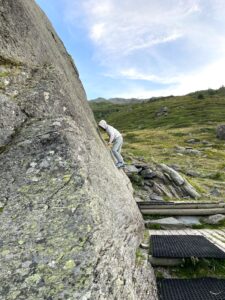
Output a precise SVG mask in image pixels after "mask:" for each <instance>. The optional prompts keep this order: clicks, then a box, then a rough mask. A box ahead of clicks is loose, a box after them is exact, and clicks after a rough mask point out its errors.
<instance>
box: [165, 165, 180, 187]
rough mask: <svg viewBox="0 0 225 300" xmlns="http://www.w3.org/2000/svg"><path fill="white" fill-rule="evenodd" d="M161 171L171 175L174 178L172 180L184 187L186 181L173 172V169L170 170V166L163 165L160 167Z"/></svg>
mask: <svg viewBox="0 0 225 300" xmlns="http://www.w3.org/2000/svg"><path fill="white" fill-rule="evenodd" d="M160 167H161V169H162V171H163V172H166V173H168V174H169V175H170V177H171V178H172V180H173V181H174V182H175V183H176V184H177V185H178V186H180V185H183V184H184V182H185V180H184V178H183V177H182V176H181V175H180V174H179V173H178V172H176V171H175V170H173V169H172V168H169V167H168V166H166V165H165V164H161V165H160Z"/></svg>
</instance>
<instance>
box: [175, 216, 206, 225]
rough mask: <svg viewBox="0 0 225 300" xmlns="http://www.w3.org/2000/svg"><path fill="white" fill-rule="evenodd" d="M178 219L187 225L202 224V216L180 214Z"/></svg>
mask: <svg viewBox="0 0 225 300" xmlns="http://www.w3.org/2000/svg"><path fill="white" fill-rule="evenodd" d="M176 219H177V220H178V221H179V222H181V223H183V224H184V225H186V226H190V227H191V226H193V225H201V222H200V220H199V219H200V218H199V217H195V216H179V217H176Z"/></svg>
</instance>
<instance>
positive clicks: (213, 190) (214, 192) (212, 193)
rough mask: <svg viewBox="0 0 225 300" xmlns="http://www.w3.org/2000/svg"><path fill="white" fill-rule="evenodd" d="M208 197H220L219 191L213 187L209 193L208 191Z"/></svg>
mask: <svg viewBox="0 0 225 300" xmlns="http://www.w3.org/2000/svg"><path fill="white" fill-rule="evenodd" d="M210 195H212V196H215V197H219V196H220V195H221V193H220V191H219V190H218V189H217V188H216V187H214V188H213V189H212V190H211V191H210Z"/></svg>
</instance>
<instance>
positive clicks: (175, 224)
mask: <svg viewBox="0 0 225 300" xmlns="http://www.w3.org/2000/svg"><path fill="white" fill-rule="evenodd" d="M151 225H160V227H161V228H162V229H168V228H169V229H173V228H174V229H175V228H182V227H185V225H184V224H183V223H182V222H180V221H178V220H177V219H175V218H173V217H169V218H163V219H157V220H147V221H145V226H146V227H151Z"/></svg>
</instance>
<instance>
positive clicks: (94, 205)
mask: <svg viewBox="0 0 225 300" xmlns="http://www.w3.org/2000/svg"><path fill="white" fill-rule="evenodd" d="M0 7H1V12H0V44H1V49H0V68H3V69H4V70H5V72H7V73H6V74H7V76H6V77H5V78H4V79H3V80H2V78H0V82H1V86H3V88H2V89H0V108H1V109H0V123H1V125H0V147H1V149H0V170H1V176H0V191H1V199H6V202H5V205H4V209H3V211H2V212H1V216H0V227H1V231H0V240H1V241H3V245H2V247H1V248H0V256H1V266H2V268H3V271H2V272H0V282H1V286H0V295H1V296H0V298H1V299H7V300H15V299H74V300H76V299H77V300H78V299H108V300H112V299H143V300H145V299H146V300H147V299H151V300H153V299H156V298H157V297H156V291H155V285H154V275H153V272H152V269H151V266H150V265H149V264H147V263H146V264H143V265H141V266H137V265H136V262H135V253H136V249H137V248H138V247H139V245H140V242H141V240H142V236H143V231H144V224H143V219H142V216H141V214H140V211H139V209H138V207H137V205H136V203H135V200H134V198H133V190H132V188H131V183H130V181H129V179H128V177H127V176H126V175H125V174H124V172H123V171H118V170H117V169H116V168H115V166H114V162H113V160H112V158H111V156H110V155H109V152H108V150H107V149H106V148H105V146H104V144H103V143H102V140H101V139H100V137H99V134H98V132H97V130H96V128H97V125H96V123H95V120H94V117H93V113H92V111H91V109H90V107H89V104H88V102H87V101H86V95H85V91H84V89H83V86H82V84H81V81H80V78H79V73H78V71H77V69H76V67H75V65H74V63H73V60H72V59H71V57H70V56H69V55H68V53H67V52H66V50H65V48H64V46H63V43H62V41H61V40H60V39H59V37H58V35H57V34H56V33H55V31H54V29H53V28H52V26H51V24H50V22H49V21H48V20H47V18H46V16H45V15H44V13H43V12H42V11H41V10H40V9H39V7H38V6H37V5H36V4H35V2H34V1H33V0H17V1H15V0H7V1H1V4H0ZM50 153H51V154H50ZM49 157H50V159H48V158H49ZM46 159H47V161H46V162H45V163H44V164H43V161H44V160H46ZM41 164H42V166H41V167H40V165H41ZM29 169H31V170H32V171H31V170H30V171H29V172H27V170H29ZM36 172H37V173H36ZM25 262H29V263H27V264H26V263H25ZM30 262H32V263H31V264H30ZM54 262H55V263H54ZM23 263H25V265H22V264H23Z"/></svg>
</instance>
